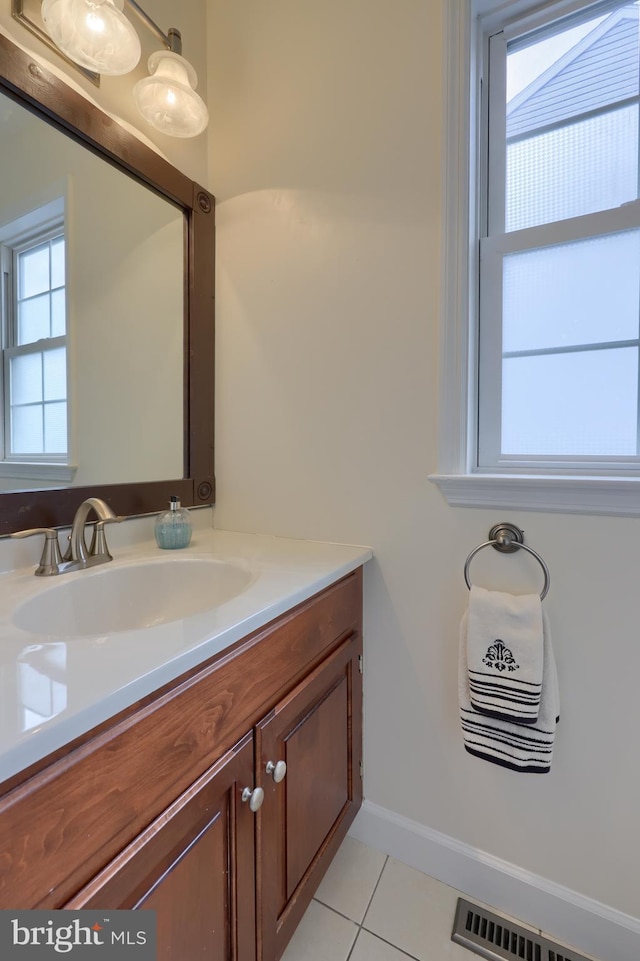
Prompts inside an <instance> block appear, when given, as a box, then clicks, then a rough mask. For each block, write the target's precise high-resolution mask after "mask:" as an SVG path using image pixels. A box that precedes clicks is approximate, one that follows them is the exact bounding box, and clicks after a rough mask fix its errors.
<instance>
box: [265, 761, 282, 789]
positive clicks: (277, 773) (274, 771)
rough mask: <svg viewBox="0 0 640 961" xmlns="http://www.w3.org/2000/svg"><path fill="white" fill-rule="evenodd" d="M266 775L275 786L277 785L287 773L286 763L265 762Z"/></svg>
mask: <svg viewBox="0 0 640 961" xmlns="http://www.w3.org/2000/svg"><path fill="white" fill-rule="evenodd" d="M265 770H266V772H267V774H270V775H271V776H272V778H273V780H274V781H275V782H276V784H279V782H280V781H282V780H283V778H284V776H285V774H286V773H287V764H286V761H276V762H275V764H274V762H273V761H267V766H266V768H265Z"/></svg>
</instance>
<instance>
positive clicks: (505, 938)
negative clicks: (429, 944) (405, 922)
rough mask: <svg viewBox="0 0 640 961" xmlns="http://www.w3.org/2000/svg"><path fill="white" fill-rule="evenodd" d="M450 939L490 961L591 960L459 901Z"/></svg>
mask: <svg viewBox="0 0 640 961" xmlns="http://www.w3.org/2000/svg"><path fill="white" fill-rule="evenodd" d="M451 940H452V941H456V942H457V943H458V944H461V945H462V946H463V947H465V948H468V949H469V951H473V952H474V953H475V954H479V955H480V956H481V957H483V958H488V959H489V961H516V959H522V961H588V959H587V958H586V957H585V956H584V955H583V954H578V953H577V952H576V951H573V950H572V949H571V948H564V947H562V945H560V944H556V943H555V942H554V941H550V940H549V939H548V938H544V937H542V935H539V934H536V933H535V932H534V931H529V930H528V929H527V928H523V927H522V926H521V925H519V924H516V923H515V922H514V921H512V920H511V919H510V918H507V917H504V916H501V915H499V914H494V913H493V912H492V911H487V910H486V909H485V908H481V907H479V906H478V905H477V904H472V903H471V902H470V901H465V900H464V899H463V898H458V906H457V909H456V917H455V921H454V924H453V934H452V935H451Z"/></svg>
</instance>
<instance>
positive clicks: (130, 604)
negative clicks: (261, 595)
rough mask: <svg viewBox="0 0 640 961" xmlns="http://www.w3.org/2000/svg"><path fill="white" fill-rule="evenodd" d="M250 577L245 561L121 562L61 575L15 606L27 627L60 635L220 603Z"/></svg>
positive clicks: (146, 621) (163, 618) (130, 626)
mask: <svg viewBox="0 0 640 961" xmlns="http://www.w3.org/2000/svg"><path fill="white" fill-rule="evenodd" d="M67 577H69V580H66V578H67ZM251 580H252V575H251V574H250V573H249V572H248V571H246V570H243V569H242V568H241V567H236V566H235V565H234V564H228V563H224V562H223V561H215V560H211V559H209V558H185V557H182V558H167V559H166V560H164V559H162V560H153V561H148V562H146V563H140V564H128V565H123V566H118V565H117V562H116V563H115V564H107V565H104V566H103V567H99V568H96V569H94V570H86V571H80V572H78V573H74V574H69V575H66V574H61V575H59V577H56V578H55V583H54V584H52V586H51V587H48V588H47V589H45V590H43V591H42V592H41V593H39V594H37V595H35V596H34V597H30V598H28V599H27V600H25V601H23V602H22V603H21V604H20V605H19V606H18V607H16V609H15V611H14V614H13V618H12V620H13V623H14V625H15V626H16V627H19V628H21V629H22V630H24V631H29V632H30V633H32V634H47V635H50V636H55V637H68V638H69V637H87V636H91V635H96V634H114V633H119V632H121V631H134V630H140V629H142V628H148V627H153V626H155V625H156V624H166V623H167V622H170V621H179V620H182V619H183V618H185V617H190V616H191V615H193V614H201V613H202V612H204V611H208V610H211V609H212V608H215V607H218V606H219V605H220V604H222V603H224V602H225V601H228V600H230V599H231V598H232V597H235V596H236V595H237V594H240V593H241V592H242V591H243V590H244V589H245V588H246V587H247V586H248V585H249V583H250V582H251Z"/></svg>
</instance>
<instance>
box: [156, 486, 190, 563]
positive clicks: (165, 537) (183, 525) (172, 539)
mask: <svg viewBox="0 0 640 961" xmlns="http://www.w3.org/2000/svg"><path fill="white" fill-rule="evenodd" d="M154 533H155V535H156V543H157V545H158V547H161V548H162V549H163V550H169V551H173V550H177V549H178V548H180V547H188V546H189V542H190V541H191V518H190V517H189V511H188V510H186V508H184V507H181V506H180V501H179V500H178V498H177V497H171V499H170V501H169V510H168V511H163V512H162V514H159V515H158V517H157V518H156V525H155V530H154Z"/></svg>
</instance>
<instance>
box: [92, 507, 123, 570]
mask: <svg viewBox="0 0 640 961" xmlns="http://www.w3.org/2000/svg"><path fill="white" fill-rule="evenodd" d="M121 520H122V518H121V517H117V518H114V520H111V518H109V519H108V520H104V521H98V522H97V523H96V524H95V526H94V528H93V536H92V537H91V546H90V548H89V557H104V558H105V560H107V559H108V560H110V561H112V560H113V557H112V556H111V553H110V552H109V548H108V547H107V538H106V537H105V533H104V525H105V524H107V523H111V524H113V523H117V522H118V521H121Z"/></svg>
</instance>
